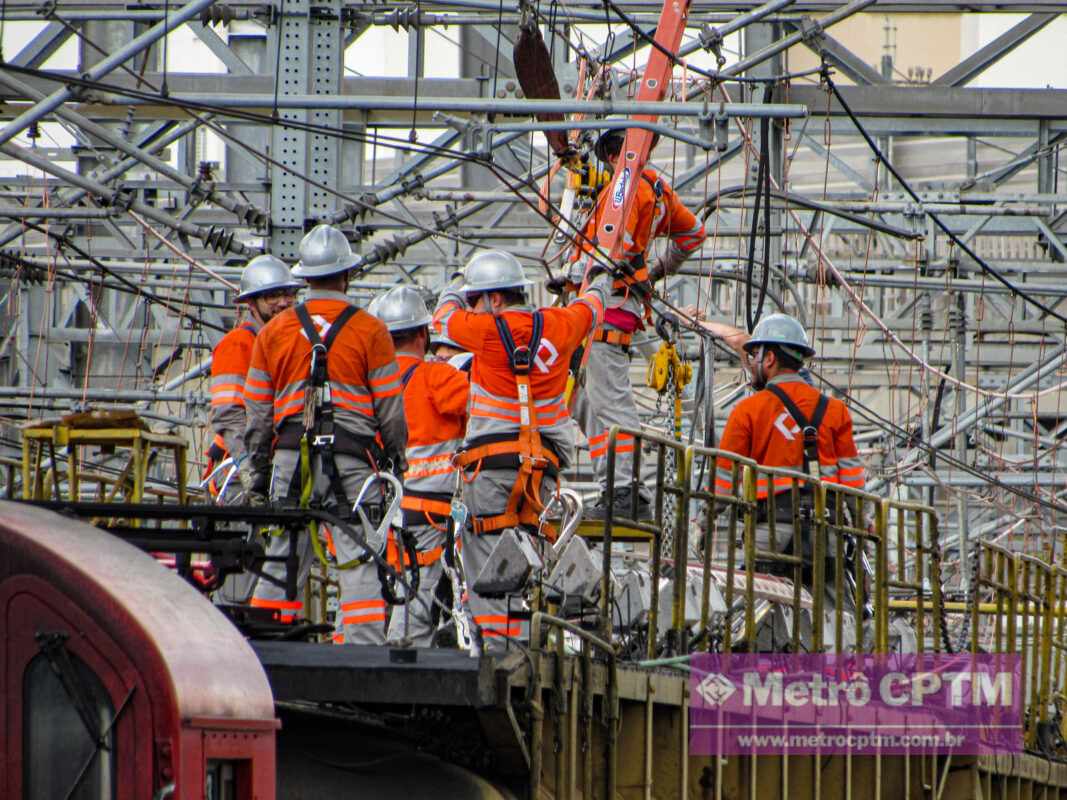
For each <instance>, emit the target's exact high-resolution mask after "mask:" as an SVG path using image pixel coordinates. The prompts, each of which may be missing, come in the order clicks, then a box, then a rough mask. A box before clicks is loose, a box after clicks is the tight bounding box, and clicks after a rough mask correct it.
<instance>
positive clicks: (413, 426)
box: [368, 286, 470, 647]
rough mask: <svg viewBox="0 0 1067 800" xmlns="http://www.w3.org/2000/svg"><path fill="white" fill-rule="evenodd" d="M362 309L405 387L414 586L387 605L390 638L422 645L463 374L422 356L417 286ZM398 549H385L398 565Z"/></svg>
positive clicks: (444, 522)
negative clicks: (389, 342)
mask: <svg viewBox="0 0 1067 800" xmlns="http://www.w3.org/2000/svg"><path fill="white" fill-rule="evenodd" d="M368 311H370V313H371V314H373V315H374V316H376V317H377V318H378V319H380V320H381V321H382V322H384V323H385V325H386V327H387V328H388V329H389V333H390V335H392V337H393V346H394V347H395V348H396V358H397V363H398V364H399V366H400V380H401V382H402V383H403V385H404V416H405V418H406V419H407V425H408V447H407V462H408V469H407V472H405V473H404V498H403V500H402V501H401V505H400V507H401V508H402V509H403V511H404V528H405V529H406V532H407V533H408V535H409V536H414V539H415V550H416V552H417V554H418V556H417V557H418V565H419V572H420V577H419V591H418V595H417V596H416V597H415V598H414V599H412V598H408V601H407V603H405V604H404V605H403V606H398V607H394V608H393V612H392V616H391V617H390V620H389V629H388V634H387V639H388V641H389V642H396V643H400V644H407V645H414V646H416V647H428V646H429V645H430V644H431V639H432V637H433V627H432V626H433V619H432V610H433V598H434V596H435V593H436V589H437V583H438V581H440V580H441V573H442V569H441V558H442V555H443V553H444V547H445V544H446V542H445V540H446V533H447V530H448V518H449V515H450V513H451V510H452V507H451V504H452V496H453V494H454V493H455V489H456V467H455V465H454V464H453V459H454V458H455V455H456V452H457V451H458V450H459V449H460V446H461V445H462V444H463V434H464V432H465V431H466V429H467V399H468V396H469V394H470V379H469V376H468V374H467V373H465V372H460V371H459V370H458V369H456V368H455V367H453V366H450V365H449V364H448V363H446V362H444V361H437V360H432V359H431V360H427V358H426V351H427V348H428V347H429V342H430V323H431V321H432V320H431V317H430V312H429V310H428V309H427V308H426V303H425V302H424V301H423V299H422V296H421V295H420V294H419V292H418V290H416V289H413V288H412V287H410V286H397V287H395V288H393V289H390V290H389V291H387V292H385V293H384V294H382V295H379V296H378V297H377V298H375V300H374V302H372V303H371V305H370V306H369V307H368ZM400 550H401V548H399V547H397V546H396V545H395V543H394V544H393V545H392V546H391V548H390V555H391V556H392V558H391V560H392V561H394V566H395V567H398V568H399V567H400V566H401V564H400V558H401V555H400Z"/></svg>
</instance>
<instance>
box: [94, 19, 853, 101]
mask: <svg viewBox="0 0 1067 800" xmlns="http://www.w3.org/2000/svg"><path fill="white" fill-rule="evenodd" d="M865 1H866V0H865ZM871 1H872V2H873V0H871ZM108 95H109V96H111V97H114V98H115V100H114V103H116V104H119V105H154V104H156V103H158V102H164V103H165V102H166V101H167V100H168V99H170V100H173V101H174V102H175V103H178V104H180V103H191V104H200V105H206V106H210V108H209V109H206V110H210V111H213V112H218V113H220V114H221V113H224V111H225V109H227V108H237V109H242V108H244V109H247V108H264V109H267V108H270V109H273V108H275V107H277V108H279V109H283V108H284V109H290V108H292V109H307V108H314V109H318V110H343V111H422V112H431V111H445V112H450V113H455V112H466V113H479V114H513V115H515V116H520V117H529V116H534V115H537V114H547V113H558V114H598V115H607V114H623V115H631V116H632V115H637V114H655V115H657V116H661V117H700V116H705V115H708V116H711V117H714V116H715V115H717V114H719V113H722V114H724V115H726V116H727V117H753V118H757V119H759V118H762V117H769V118H772V119H797V118H800V117H806V116H807V115H808V109H807V106H804V105H800V104H796V103H793V104H786V103H716V104H714V105H712V106H709V107H708V108H705V107H704V106H703V105H702V104H699V103H674V102H667V101H663V102H658V103H642V102H637V101H636V100H528V99H506V98H505V99H497V98H489V97H483V98H477V97H418V98H415V97H393V96H388V95H373V96H372V95H360V96H355V95H345V94H291V95H285V96H283V97H278V98H277V99H275V98H274V96H273V95H269V94H232V93H229V92H211V93H207V92H184V93H177V92H176V93H174V94H171V95H170V96H169V98H160V99H159V100H157V99H155V98H143V97H134V96H127V95H126V94H125V93H124V92H123V90H122V89H120V88H118V87H116V88H114V89H112V90H110V91H109V92H108ZM94 99H95V101H96V102H100V103H106V102H107V100H108V97H106V96H102V97H98V98H94Z"/></svg>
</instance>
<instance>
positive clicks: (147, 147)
mask: <svg viewBox="0 0 1067 800" xmlns="http://www.w3.org/2000/svg"><path fill="white" fill-rule="evenodd" d="M199 125H200V122H199V121H198V120H190V121H188V122H186V123H184V124H182V125H178V126H177V127H175V126H174V123H173V122H164V123H163V124H162V125H160V126H159V127H157V128H154V129H151V130H149V131H146V132H145V133H144V134H143V135H142V136H140V137H138V140H137V145H138V147H141V148H142V149H143V150H144V151H145V152H148V153H153V154H155V153H158V152H159V151H161V150H162V149H163V148H164V147H167V146H168V145H170V144H173V143H174V142H176V141H178V140H179V139H182V138H183V137H184V136H185V135H186V134H189V133H192V132H193V131H195V130H196V129H197V128H198V127H199ZM168 131H169V133H168ZM139 163H140V162H139V161H138V160H137V159H135V158H126V159H123V160H121V161H116V162H115V163H114V164H112V165H110V166H108V167H103V166H102V167H99V168H97V169H95V170H93V171H92V172H91V173H89V177H91V178H95V179H96V180H98V181H100V182H102V183H108V182H110V181H112V180H114V179H115V178H117V177H119V176H120V175H123V174H125V173H126V171H127V170H129V169H131V168H132V167H133V166H134V165H135V164H139ZM88 194H89V192H88V191H86V190H85V189H69V190H64V191H61V192H58V193H56V194H55V195H54V196H53V197H51V198H49V205H50V206H53V207H55V206H67V205H73V204H74V203H77V202H78V201H79V200H81V199H82V198H83V197H86V196H87V195H88ZM38 219H39V218H38ZM25 232H26V229H25V228H24V227H23V226H21V225H11V226H9V227H8V228H6V229H5V230H4V231H3V232H2V233H0V247H4V246H5V245H7V244H9V243H11V242H12V241H14V240H15V239H17V238H18V237H19V236H21V235H22V234H24V233H25Z"/></svg>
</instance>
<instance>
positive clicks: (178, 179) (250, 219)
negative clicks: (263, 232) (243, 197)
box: [0, 70, 267, 228]
mask: <svg viewBox="0 0 1067 800" xmlns="http://www.w3.org/2000/svg"><path fill="white" fill-rule="evenodd" d="M0 84H4V85H6V86H9V87H11V88H13V89H15V90H17V91H20V92H26V93H28V94H30V95H31V96H33V95H36V94H37V90H36V89H34V88H33V87H32V86H29V85H27V84H25V83H23V82H22V81H21V80H19V79H18V78H16V77H15V76H14V75H11V74H9V73H6V72H4V71H2V70H0ZM37 99H39V100H41V99H43V97H42V96H40V95H38V96H37ZM55 113H56V116H57V117H59V118H60V119H65V120H67V122H70V123H73V124H74V125H77V126H78V127H79V128H81V129H82V130H83V131H85V132H86V133H89V134H91V135H92V136H95V137H96V138H98V139H100V140H101V141H103V142H106V143H107V144H109V145H111V146H112V147H114V148H115V149H116V150H119V151H121V152H123V153H125V154H126V155H128V156H129V157H130V158H133V159H136V160H137V161H139V162H140V163H142V164H144V165H145V166H146V167H149V168H151V169H153V170H155V171H156V172H158V173H159V174H160V175H163V176H165V177H167V178H170V179H171V180H172V181H174V182H175V183H177V184H179V185H181V186H184V187H185V189H186V190H187V191H189V192H190V193H192V194H194V195H203V196H204V197H206V198H208V199H209V200H211V202H213V203H215V204H216V205H218V206H220V207H222V208H225V209H226V210H227V211H230V212H231V213H233V214H236V215H237V218H238V219H239V220H240V221H241V222H244V223H246V224H248V225H250V226H252V227H254V228H259V227H262V225H263V224H264V223H265V222H266V219H267V215H266V212H264V211H262V210H260V209H258V208H256V207H255V206H253V205H251V204H250V203H245V202H241V201H239V200H234V199H233V198H231V197H228V196H227V195H225V194H223V193H221V192H217V191H215V189H214V187H213V186H212V185H211V183H210V182H204V181H201V180H200V179H199V178H194V177H192V176H190V175H186V174H185V173H184V172H182V171H181V170H177V169H175V168H174V167H172V166H171V165H170V164H168V163H167V162H166V161H163V160H162V159H160V158H157V157H156V156H154V155H152V154H151V153H147V152H145V151H144V150H142V149H141V148H139V147H137V146H136V145H133V144H130V143H129V142H128V141H127V140H126V139H124V138H123V137H122V136H119V135H118V134H116V133H115V132H114V131H112V130H111V129H109V128H107V127H105V126H103V125H98V124H97V123H95V122H93V121H92V120H90V119H87V118H86V117H83V116H82V115H81V114H79V113H78V112H76V111H74V110H73V109H71V108H69V107H68V106H66V105H63V106H60V107H59V108H57V109H56V111H55Z"/></svg>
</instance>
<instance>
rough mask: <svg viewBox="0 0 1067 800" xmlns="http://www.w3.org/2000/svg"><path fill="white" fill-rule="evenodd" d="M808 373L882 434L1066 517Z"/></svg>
mask: <svg viewBox="0 0 1067 800" xmlns="http://www.w3.org/2000/svg"><path fill="white" fill-rule="evenodd" d="M808 370H809V371H810V372H811V374H812V375H814V376H815V377H817V378H818V379H819V380H820V381H821V382H822V383H824V384H825V385H826V386H828V387H830V389H832V390H833V391H834V392H836V393H837V394H839V395H840V396H841V397H842V398H844V399H846V400H848V405H849V407H850V408H856V409H858V410H859V412H860V414H861V415H862V416H863V417H864V418H865V419H867V420H868V421H870V422H873V423H874V424H875V425H876V426H877V427H879V428H881V429H882V430H884V431H885V432H886V433H891V434H894V435H896V436H899V437H901V438H902V439H904V441H906V442H909V443H913V444H914V446H915V447H916V448H918V449H919V450H923V451H925V452H926V453H927V454H928V455H929V454H933V453H935V452H936V453H937V457H938V459H940V460H941V462H942V463H944V464H946V465H948V466H951V467H953V468H955V469H958V470H960V471H961V472H966V473H967V474H969V475H972V476H974V477H976V478H981V479H982V480H984V481H986V482H987V483H988V484H989V485H990V486H995V487H996V488H998V489H1003V490H1004V491H1006V492H1010V493H1011V494H1014V495H1016V496H1017V497H1020V498H1022V499H1024V500H1028V501H1030V502H1032V503H1035V504H1037V505H1041V506H1044V507H1045V508H1048V509H1050V510H1052V511H1057V512H1059V513H1061V514H1067V505H1064V504H1063V503H1057V502H1056V501H1055V500H1046V499H1045V498H1043V497H1040V496H1038V495H1036V494H1031V493H1030V492H1028V491H1026V490H1025V489H1022V488H1020V487H1018V486H1012V485H1011V484H1007V483H1004V482H1002V481H1000V480H998V479H997V478H994V477H992V476H990V475H989V474H987V473H985V472H982V470H981V469H979V468H977V467H972V466H971V465H970V464H968V463H967V462H965V461H962V460H961V459H958V458H956V457H955V456H951V455H948V454H947V453H944V452H939V451H938V449H937V448H935V447H931V446H930V445H929V444H928V443H927V442H925V441H922V440H920V441H918V442H914V437H913V436H912V434H911V432H909V431H907V430H905V429H904V428H901V427H900V426H899V425H897V424H896V423H895V422H892V421H890V420H888V419H886V418H885V417H883V416H882V415H881V414H879V413H878V412H877V411H874V410H873V409H871V408H869V407H868V406H867V405H865V404H864V403H862V402H860V401H859V400H858V399H857V398H856V397H855V396H854V395H852V394H850V393H849V392H848V391H847V390H845V389H843V388H841V387H840V386H837V385H836V384H834V383H833V382H831V381H830V380H829V379H827V378H826V377H825V376H824V375H823V374H822V373H821V372H819V371H818V370H816V369H814V368H812V367H810V366H809V367H808Z"/></svg>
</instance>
